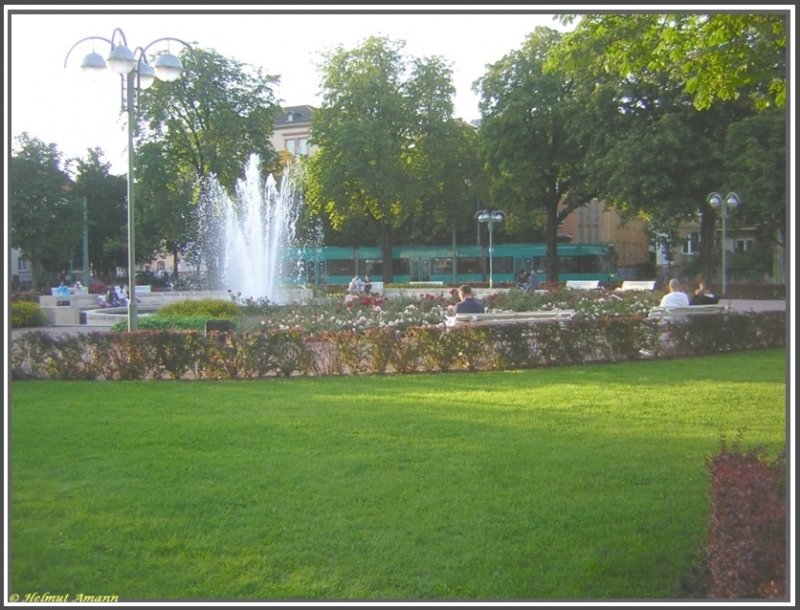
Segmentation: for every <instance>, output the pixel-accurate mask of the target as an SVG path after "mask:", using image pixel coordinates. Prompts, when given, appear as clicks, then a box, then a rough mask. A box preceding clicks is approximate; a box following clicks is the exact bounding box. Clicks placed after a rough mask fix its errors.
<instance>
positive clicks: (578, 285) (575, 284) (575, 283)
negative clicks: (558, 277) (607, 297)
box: [567, 280, 600, 290]
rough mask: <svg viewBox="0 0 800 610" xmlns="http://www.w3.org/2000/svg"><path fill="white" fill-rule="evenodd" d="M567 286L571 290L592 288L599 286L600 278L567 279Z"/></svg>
mask: <svg viewBox="0 0 800 610" xmlns="http://www.w3.org/2000/svg"><path fill="white" fill-rule="evenodd" d="M567 288H569V289H571V290H594V289H595V288H600V280H567Z"/></svg>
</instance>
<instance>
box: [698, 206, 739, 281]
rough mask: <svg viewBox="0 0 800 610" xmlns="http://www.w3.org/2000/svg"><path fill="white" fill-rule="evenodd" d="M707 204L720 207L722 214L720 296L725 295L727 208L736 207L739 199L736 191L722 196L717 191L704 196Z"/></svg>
mask: <svg viewBox="0 0 800 610" xmlns="http://www.w3.org/2000/svg"><path fill="white" fill-rule="evenodd" d="M706 201H707V202H708V205H710V206H711V207H712V208H720V215H721V216H722V296H723V297H724V296H727V292H726V280H725V271H726V269H725V229H726V224H727V220H728V208H735V207H737V206H738V205H739V204H740V203H741V201H740V200H739V195H737V194H736V193H728V194H727V195H725V197H724V198H723V196H722V195H720V194H719V193H709V195H708V197H706Z"/></svg>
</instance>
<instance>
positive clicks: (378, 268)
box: [361, 258, 383, 275]
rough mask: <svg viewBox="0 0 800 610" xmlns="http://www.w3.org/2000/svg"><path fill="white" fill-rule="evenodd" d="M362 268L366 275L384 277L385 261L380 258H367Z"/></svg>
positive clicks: (362, 262) (362, 263)
mask: <svg viewBox="0 0 800 610" xmlns="http://www.w3.org/2000/svg"><path fill="white" fill-rule="evenodd" d="M361 266H362V269H363V270H364V273H365V274H366V275H383V261H382V260H381V259H379V258H365V259H364V260H363V261H361Z"/></svg>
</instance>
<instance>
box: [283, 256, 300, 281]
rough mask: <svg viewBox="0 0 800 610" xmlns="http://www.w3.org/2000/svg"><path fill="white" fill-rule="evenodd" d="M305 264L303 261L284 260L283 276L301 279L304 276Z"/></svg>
mask: <svg viewBox="0 0 800 610" xmlns="http://www.w3.org/2000/svg"><path fill="white" fill-rule="evenodd" d="M303 265H304V263H303V261H301V260H296V259H295V260H286V259H284V260H282V261H281V275H282V276H283V277H286V278H300V277H302V276H303V275H304V273H305V270H304V267H303Z"/></svg>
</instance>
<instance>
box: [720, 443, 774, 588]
mask: <svg viewBox="0 0 800 610" xmlns="http://www.w3.org/2000/svg"><path fill="white" fill-rule="evenodd" d="M709 469H710V474H711V507H710V508H711V515H710V524H709V536H708V548H707V560H708V567H709V574H710V582H709V587H708V597H712V598H724V599H744V598H753V599H759V598H771V599H775V598H783V597H785V595H786V503H785V497H786V494H785V455H784V454H781V455H779V456H778V457H777V458H776V459H774V460H769V459H767V458H766V457H765V456H764V452H763V450H758V449H750V450H747V451H743V450H742V449H741V448H740V446H739V442H738V441H737V442H735V443H733V445H732V446H731V447H728V445H727V444H726V442H725V441H724V439H723V441H722V446H721V449H720V451H719V453H718V454H717V455H715V456H714V457H713V458H711V459H710V460H709Z"/></svg>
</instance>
